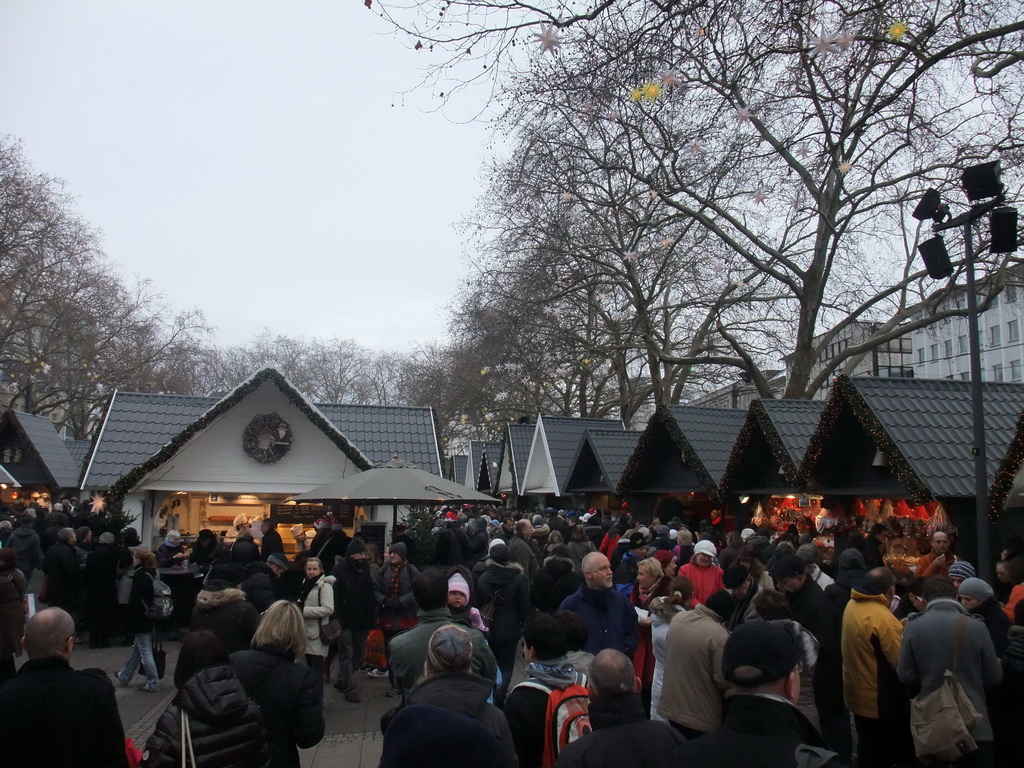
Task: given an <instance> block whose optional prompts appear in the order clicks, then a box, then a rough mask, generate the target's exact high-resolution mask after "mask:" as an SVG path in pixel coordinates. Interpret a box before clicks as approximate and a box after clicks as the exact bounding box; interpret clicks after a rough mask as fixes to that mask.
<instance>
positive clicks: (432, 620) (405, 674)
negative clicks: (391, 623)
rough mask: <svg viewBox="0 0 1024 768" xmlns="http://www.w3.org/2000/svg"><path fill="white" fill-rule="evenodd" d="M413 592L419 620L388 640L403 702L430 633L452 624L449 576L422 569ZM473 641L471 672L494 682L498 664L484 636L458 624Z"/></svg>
mask: <svg viewBox="0 0 1024 768" xmlns="http://www.w3.org/2000/svg"><path fill="white" fill-rule="evenodd" d="M412 593H413V596H414V597H415V598H416V606H417V608H418V609H419V610H418V612H417V615H418V617H419V623H418V624H417V625H416V626H415V627H413V628H412V629H409V630H406V631H405V632H401V633H399V634H397V635H395V636H394V638H392V640H391V668H392V670H393V671H394V673H395V683H396V685H397V686H398V689H399V691H400V692H401V694H402V701H403V702H404V701H406V698H407V697H408V695H409V693H410V692H411V691H412V689H413V688H415V687H416V683H417V682H418V681H419V679H420V678H421V677H422V676H423V664H424V662H425V661H426V660H427V646H428V645H429V643H430V636H431V635H433V634H434V631H435V630H437V629H438V628H439V627H443V626H445V625H446V624H454V623H455V622H454V621H453V620H452V615H451V612H450V611H449V610H448V577H447V576H446V575H445V572H444V571H442V570H432V571H423V572H422V573H420V574H419V575H418V576H416V578H415V579H413V582H412ZM459 626H460V627H461V628H462V629H464V630H466V631H467V632H468V633H469V635H470V637H471V638H472V640H473V671H474V672H475V673H476V674H478V675H480V677H482V678H484V679H485V680H491V681H494V680H495V679H496V677H497V672H498V664H497V662H496V661H495V660H494V654H493V653H491V649H490V647H489V646H488V645H487V638H485V637H484V635H483V633H482V632H481V631H480V630H478V629H474V628H473V627H466V626H464V625H461V624H460V625H459Z"/></svg>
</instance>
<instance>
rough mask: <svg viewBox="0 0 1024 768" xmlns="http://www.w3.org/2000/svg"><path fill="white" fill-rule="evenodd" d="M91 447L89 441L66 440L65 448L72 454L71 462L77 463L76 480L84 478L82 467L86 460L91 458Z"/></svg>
mask: <svg viewBox="0 0 1024 768" xmlns="http://www.w3.org/2000/svg"><path fill="white" fill-rule="evenodd" d="M90 445H91V443H90V441H88V440H65V441H64V447H65V448H67V449H68V453H69V454H71V460H72V461H73V462H75V466H76V467H78V471H77V472H76V473H75V480H76V482H77V480H78V478H79V477H81V476H82V465H83V464H85V460H86V458H87V457H88V456H89V446H90Z"/></svg>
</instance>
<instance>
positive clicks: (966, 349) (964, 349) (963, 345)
mask: <svg viewBox="0 0 1024 768" xmlns="http://www.w3.org/2000/svg"><path fill="white" fill-rule="evenodd" d="M970 351H971V349H970V345H969V344H968V343H967V337H966V336H961V337H960V354H961V355H966V354H969V353H970Z"/></svg>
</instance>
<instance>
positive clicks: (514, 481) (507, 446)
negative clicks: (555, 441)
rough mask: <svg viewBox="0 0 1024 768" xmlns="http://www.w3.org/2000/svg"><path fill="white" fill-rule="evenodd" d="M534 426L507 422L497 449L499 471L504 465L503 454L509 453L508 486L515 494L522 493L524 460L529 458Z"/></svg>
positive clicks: (524, 470) (524, 469)
mask: <svg viewBox="0 0 1024 768" xmlns="http://www.w3.org/2000/svg"><path fill="white" fill-rule="evenodd" d="M536 428H537V427H536V425H534V424H509V425H508V428H507V429H506V430H505V434H504V436H503V437H502V441H501V447H500V448H499V450H498V471H499V472H501V471H502V468H503V467H504V466H505V454H506V453H508V455H509V471H510V472H511V475H512V477H511V478H510V480H511V482H510V486H511V488H512V490H513V491H514V492H515V494H516V495H517V496H518V495H521V494H522V476H523V474H524V473H525V472H526V462H527V461H529V459H530V446H531V445H532V443H533V431H534V430H535V429H536ZM502 480H504V478H502Z"/></svg>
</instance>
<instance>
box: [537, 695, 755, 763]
mask: <svg viewBox="0 0 1024 768" xmlns="http://www.w3.org/2000/svg"><path fill="white" fill-rule="evenodd" d="M590 725H591V727H592V728H593V729H594V730H593V731H592V732H591V733H589V734H587V735H586V736H584V737H583V738H581V739H578V740H577V741H574V742H572V743H570V744H567V745H566V746H565V748H564V749H563V750H562V751H561V753H560V754H559V755H558V763H557V765H558V768H584V766H586V768H623V767H624V766H629V768H663V766H674V765H680V766H698V765H700V764H699V763H689V762H687V763H676V762H673V761H668V760H666V759H665V758H666V756H667V755H669V754H670V753H671V752H672V750H674V749H675V748H676V747H678V746H679V745H680V744H682V743H683V741H684V739H683V735H682V734H681V733H679V731H677V730H676V729H675V728H673V727H672V726H671V725H669V724H668V723H666V722H661V721H656V720H648V719H647V716H646V715H645V714H644V705H643V702H642V701H641V700H640V694H638V693H634V694H630V695H628V696H617V697H615V698H614V699H594V700H592V701H591V702H590ZM735 765H744V763H736V764H735ZM700 768H705V766H700Z"/></svg>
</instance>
